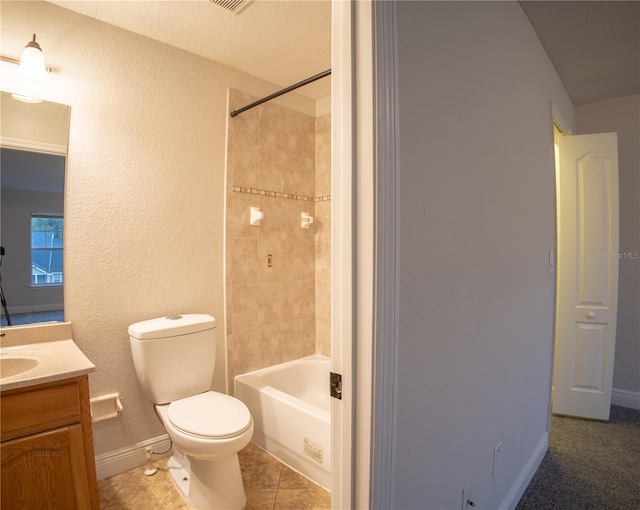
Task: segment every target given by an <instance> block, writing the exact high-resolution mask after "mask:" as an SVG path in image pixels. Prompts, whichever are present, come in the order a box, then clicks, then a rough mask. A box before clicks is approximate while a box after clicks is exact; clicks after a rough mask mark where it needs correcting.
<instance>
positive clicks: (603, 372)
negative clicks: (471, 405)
mask: <svg viewBox="0 0 640 510" xmlns="http://www.w3.org/2000/svg"><path fill="white" fill-rule="evenodd" d="M559 153H560V158H559V161H560V163H559V168H558V169H557V172H558V175H557V178H558V180H557V186H558V190H557V197H558V208H557V212H558V273H557V278H558V279H557V288H556V290H557V296H556V332H555V334H556V355H555V367H554V386H555V389H554V394H553V407H552V410H553V412H554V413H555V414H563V415H570V416H580V417H584V418H592V419H598V420H608V419H609V409H610V406H611V387H612V380H613V357H614V351H615V337H616V312H617V301H618V262H619V258H620V257H621V256H622V255H623V254H621V253H619V252H618V249H619V248H618V216H619V212H618V209H619V206H618V143H617V136H616V134H615V133H603V134H595V135H579V136H564V137H562V138H561V139H560V144H559Z"/></svg>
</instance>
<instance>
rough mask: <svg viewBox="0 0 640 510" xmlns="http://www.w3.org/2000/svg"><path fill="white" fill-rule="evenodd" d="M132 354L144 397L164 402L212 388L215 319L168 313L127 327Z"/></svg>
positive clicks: (199, 315) (214, 356)
mask: <svg viewBox="0 0 640 510" xmlns="http://www.w3.org/2000/svg"><path fill="white" fill-rule="evenodd" d="M129 340H130V343H131V354H132V356H133V364H134V366H135V369H136V375H137V376H138V380H139V381H140V385H141V386H142V390H143V392H144V394H145V396H146V397H147V398H148V399H149V400H151V401H152V402H153V403H154V404H167V403H169V402H173V401H174V400H179V399H181V398H185V397H190V396H192V395H197V394H198V393H203V392H205V391H208V390H209V389H211V380H212V378H213V371H214V368H215V364H216V320H215V319H214V318H213V317H211V316H210V315H205V314H185V315H171V316H169V317H162V318H159V319H151V320H147V321H143V322H138V323H136V324H132V325H131V326H129Z"/></svg>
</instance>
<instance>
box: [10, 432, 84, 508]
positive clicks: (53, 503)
mask: <svg viewBox="0 0 640 510" xmlns="http://www.w3.org/2000/svg"><path fill="white" fill-rule="evenodd" d="M1 481H2V509H3V510H13V509H15V510H30V509H33V510H43V509H65V510H70V509H74V508H76V509H86V508H90V507H91V503H90V501H89V492H88V479H87V473H86V464H85V458H84V444H83V441H82V430H81V428H80V425H71V426H69V427H64V428H60V429H56V430H52V431H51V432H44V433H42V434H36V435H33V436H27V437H24V438H21V439H15V440H13V441H5V442H4V443H2V480H1Z"/></svg>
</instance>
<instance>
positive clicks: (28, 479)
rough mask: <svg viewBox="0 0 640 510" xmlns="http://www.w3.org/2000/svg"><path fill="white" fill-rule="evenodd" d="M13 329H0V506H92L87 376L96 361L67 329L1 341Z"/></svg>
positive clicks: (93, 479)
mask: <svg viewBox="0 0 640 510" xmlns="http://www.w3.org/2000/svg"><path fill="white" fill-rule="evenodd" d="M13 331H14V330H13V329H3V330H2V332H3V333H5V337H3V338H2V344H1V347H0V407H1V415H0V421H1V428H0V430H1V439H2V444H1V456H2V480H1V482H2V496H1V498H2V499H1V503H0V506H1V507H2V509H3V510H5V509H7V510H8V509H21V510H22V509H45V508H64V509H74V508H75V509H82V510H85V509H95V510H98V509H99V501H98V488H97V481H96V470H95V461H94V453H93V435H92V430H91V410H90V407H89V380H88V374H89V373H90V372H93V371H95V366H94V365H93V364H92V363H91V362H90V361H89V360H88V359H87V358H86V357H85V356H84V354H83V353H82V352H81V351H80V349H79V348H78V347H77V346H76V345H75V343H74V342H73V341H72V340H70V338H71V337H70V334H69V336H68V337H67V339H65V340H57V341H45V342H36V343H27V344H19V345H7V344H13V343H14V341H12V339H11V338H9V339H8V341H7V337H11V336H12V335H10V333H12V332H13ZM69 333H70V325H69ZM30 338H31V339H37V334H36V335H30Z"/></svg>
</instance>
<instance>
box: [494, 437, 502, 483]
mask: <svg viewBox="0 0 640 510" xmlns="http://www.w3.org/2000/svg"><path fill="white" fill-rule="evenodd" d="M501 455H502V441H500V442H499V443H498V444H497V445H496V447H495V448H494V449H493V476H496V475H497V474H498V470H499V469H500V460H501V459H500V456H501Z"/></svg>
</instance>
